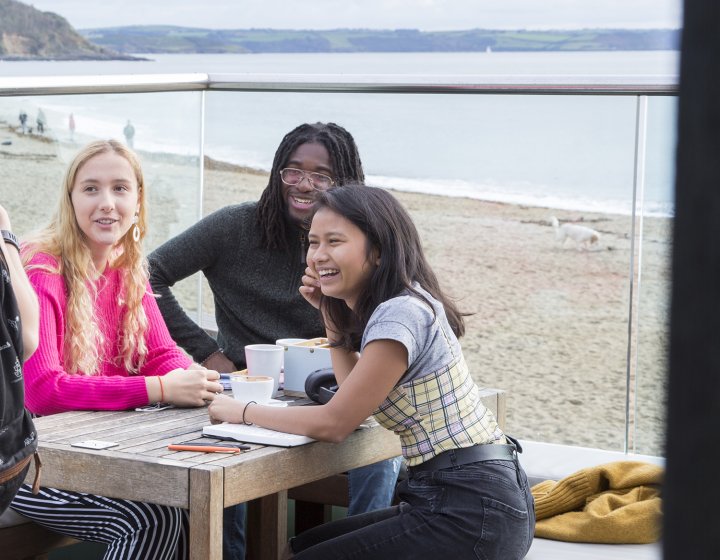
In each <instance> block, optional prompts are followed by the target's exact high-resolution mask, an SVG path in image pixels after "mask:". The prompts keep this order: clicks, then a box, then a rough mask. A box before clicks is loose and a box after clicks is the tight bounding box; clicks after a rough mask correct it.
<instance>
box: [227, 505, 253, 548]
mask: <svg viewBox="0 0 720 560" xmlns="http://www.w3.org/2000/svg"><path fill="white" fill-rule="evenodd" d="M246 512H247V504H237V505H236V506H230V507H227V508H225V509H224V510H223V560H245V514H246Z"/></svg>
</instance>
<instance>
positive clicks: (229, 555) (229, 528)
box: [223, 457, 402, 560]
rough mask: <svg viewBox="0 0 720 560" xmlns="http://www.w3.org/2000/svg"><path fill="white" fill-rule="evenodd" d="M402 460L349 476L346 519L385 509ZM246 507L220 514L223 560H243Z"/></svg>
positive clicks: (384, 462)
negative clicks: (349, 516)
mask: <svg viewBox="0 0 720 560" xmlns="http://www.w3.org/2000/svg"><path fill="white" fill-rule="evenodd" d="M401 462H402V457H395V458H394V459H388V460H387V461H380V462H379V463H374V464H372V465H368V466H366V467H361V468H358V469H353V470H351V471H349V472H348V483H349V485H350V504H349V507H348V515H354V514H355V513H365V512H368V511H374V510H377V509H384V508H387V507H388V506H389V505H390V504H391V503H392V499H393V495H394V493H395V483H396V481H397V477H398V471H399V470H400V464H401ZM246 510H247V507H246V505H245V504H238V505H237V506H231V507H229V508H225V509H224V510H223V560H244V558H245V513H246Z"/></svg>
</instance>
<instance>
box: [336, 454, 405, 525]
mask: <svg viewBox="0 0 720 560" xmlns="http://www.w3.org/2000/svg"><path fill="white" fill-rule="evenodd" d="M401 463H402V457H394V458H393V459H388V460H386V461H380V462H379V463H374V464H372V465H367V466H366V467H359V468H357V469H353V470H351V471H348V486H349V487H350V488H349V493H350V500H349V504H348V515H357V514H358V513H367V512H370V511H375V510H377V509H385V508H387V507H390V504H392V500H393V496H394V495H395V484H396V483H397V478H398V472H400V465H401Z"/></svg>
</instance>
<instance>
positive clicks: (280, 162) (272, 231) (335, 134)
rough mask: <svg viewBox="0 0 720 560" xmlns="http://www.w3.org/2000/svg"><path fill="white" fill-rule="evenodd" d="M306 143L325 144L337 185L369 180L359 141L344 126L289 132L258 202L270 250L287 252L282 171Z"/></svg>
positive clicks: (327, 125)
mask: <svg viewBox="0 0 720 560" xmlns="http://www.w3.org/2000/svg"><path fill="white" fill-rule="evenodd" d="M302 144H321V145H323V146H325V149H326V150H327V151H328V154H329V155H330V161H331V162H332V167H333V174H334V178H335V181H336V182H337V184H339V185H342V184H344V183H346V182H357V183H362V182H363V181H364V180H365V174H364V173H363V168H362V162H361V161H360V154H359V153H358V149H357V145H356V144H355V139H354V138H353V137H352V135H351V134H350V133H349V132H348V131H347V130H345V129H344V128H343V127H341V126H339V125H337V124H335V123H321V122H318V123H315V124H301V125H300V126H298V127H297V128H295V129H293V130H291V131H290V132H288V133H287V134H286V135H285V137H284V138H283V139H282V142H280V146H278V149H277V151H276V152H275V158H274V159H273V164H272V170H271V171H270V179H269V181H268V184H267V187H265V190H264V191H263V193H262V196H261V197H260V202H259V203H258V211H257V216H258V224H259V225H260V230H261V243H262V246H263V247H264V248H266V249H287V248H288V247H287V237H288V236H287V232H288V227H290V223H289V221H288V220H287V218H286V213H285V200H284V199H283V183H282V181H281V180H280V170H281V169H283V168H284V167H285V166H286V165H287V162H288V160H289V159H290V156H292V154H293V152H295V150H297V149H298V147H299V146H301V145H302Z"/></svg>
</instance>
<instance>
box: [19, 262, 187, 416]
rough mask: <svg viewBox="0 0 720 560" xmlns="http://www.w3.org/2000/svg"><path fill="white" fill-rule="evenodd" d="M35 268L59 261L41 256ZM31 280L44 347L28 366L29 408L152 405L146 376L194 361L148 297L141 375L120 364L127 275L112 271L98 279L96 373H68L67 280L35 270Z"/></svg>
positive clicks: (40, 410)
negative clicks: (100, 341)
mask: <svg viewBox="0 0 720 560" xmlns="http://www.w3.org/2000/svg"><path fill="white" fill-rule="evenodd" d="M31 263H32V264H42V265H45V264H49V265H56V263H57V261H56V260H55V258H54V257H52V256H50V255H47V254H43V253H40V254H37V255H35V256H34V257H33V259H32V261H31ZM28 275H29V277H30V282H31V283H32V285H33V287H34V288H35V292H37V296H38V300H39V302H40V344H39V346H38V349H37V350H36V351H35V353H34V354H33V355H32V357H30V359H29V360H28V361H27V362H25V365H24V367H23V374H24V378H25V404H26V406H27V408H28V409H29V410H30V411H31V412H34V413H36V414H41V415H47V414H55V413H57V412H65V411H68V410H124V409H127V408H133V407H136V406H143V405H146V404H148V394H147V389H146V387H145V378H144V376H147V375H165V374H166V373H168V372H169V371H172V370H174V369H177V368H183V369H185V368H187V367H188V366H189V365H190V363H191V359H190V358H188V357H187V355H186V354H185V353H183V351H182V350H180V348H178V346H177V345H176V344H175V343H174V342H173V340H172V338H171V337H170V333H169V332H168V330H167V327H166V326H165V322H164V321H163V319H162V316H161V315H160V311H159V309H158V306H157V303H156V301H155V298H154V297H152V295H151V294H150V285H149V284H148V293H146V294H145V297H144V298H143V301H142V304H143V307H144V308H145V313H146V315H147V319H148V330H147V332H146V333H145V340H146V343H147V347H148V353H147V356H146V359H145V363H144V365H143V367H142V368H141V369H140V372H139V373H140V374H139V375H130V374H129V373H128V372H127V371H126V370H125V368H124V367H123V366H122V362H121V361H120V360H117V359H116V358H117V356H118V348H117V346H118V333H119V332H120V329H121V321H122V314H121V311H122V307H121V306H120V305H119V304H118V299H117V298H118V294H119V293H120V291H121V290H120V288H121V285H122V275H121V274H120V271H119V270H117V269H111V268H110V267H107V268H106V269H105V272H104V274H103V275H102V276H101V277H100V278H99V279H98V280H97V282H96V286H97V287H98V296H97V301H96V302H95V317H96V318H97V325H98V326H99V327H100V329H101V330H102V333H103V336H104V338H105V343H104V345H103V348H102V349H101V352H100V355H101V356H102V357H103V358H102V362H101V365H100V371H99V373H98V374H97V375H94V376H88V375H83V374H69V373H67V372H66V371H65V370H64V369H63V365H62V364H63V348H64V343H65V309H66V305H67V298H66V294H65V280H64V279H63V277H62V276H61V275H59V274H51V273H49V272H47V271H44V270H37V269H34V270H31V271H30V272H29V273H28Z"/></svg>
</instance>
